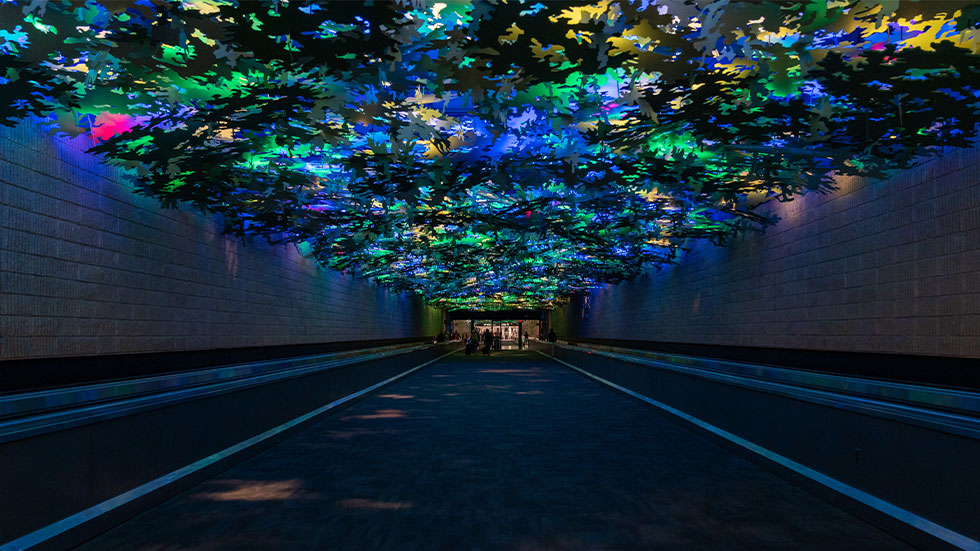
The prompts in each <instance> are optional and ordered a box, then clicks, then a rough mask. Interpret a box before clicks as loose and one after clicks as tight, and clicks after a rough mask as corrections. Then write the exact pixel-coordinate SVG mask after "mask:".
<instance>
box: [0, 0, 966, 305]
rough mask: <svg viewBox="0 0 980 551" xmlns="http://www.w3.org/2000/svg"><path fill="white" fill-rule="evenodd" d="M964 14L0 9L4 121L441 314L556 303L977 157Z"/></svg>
mask: <svg viewBox="0 0 980 551" xmlns="http://www.w3.org/2000/svg"><path fill="white" fill-rule="evenodd" d="M978 22H980V8H978V6H977V2H933V1H930V2H910V1H904V0H903V1H898V0H890V1H887V2H877V3H876V2H866V1H854V0H836V1H833V0H832V1H826V0H821V1H819V2H818V1H813V2H808V1H800V2H734V1H733V2H727V1H718V2H709V1H695V0H689V1H680V0H678V1H671V2H658V1H654V0H642V1H633V0H600V1H594V2H587V1H582V2H576V1H562V2H548V1H544V0H540V1H537V0H526V1H519V0H496V1H493V0H486V1H477V0H473V1H470V0H443V1H440V2H436V1H432V0H403V1H396V2H373V3H371V2H352V1H340V2H306V1H286V0H280V1H232V0H186V1H184V2H166V1H160V0H137V1H135V2H120V1H102V2H98V1H88V2H77V1H72V2H67V1H57V0H47V1H45V0H25V1H21V0H14V1H11V0H0V109H2V110H0V122H2V124H6V125H14V124H18V123H19V121H20V120H23V119H25V118H28V117H40V118H42V119H43V120H44V121H46V124H48V125H49V126H50V128H51V131H52V132H53V133H55V134H68V135H74V136H77V135H82V136H83V138H81V139H90V140H91V143H92V146H93V147H92V150H93V151H94V152H96V153H99V154H102V155H103V156H104V159H105V161H106V162H108V163H111V164H113V165H118V166H122V167H125V168H127V169H129V170H130V171H131V173H132V174H133V178H134V179H135V181H136V186H137V189H138V191H139V192H140V193H144V194H147V195H150V196H153V197H156V198H158V199H160V200H161V201H162V202H163V204H165V205H167V206H176V205H181V204H183V205H192V206H194V207H196V208H199V209H202V210H204V211H207V212H214V213H220V214H221V215H223V219H224V220H225V223H226V228H227V231H228V232H230V233H233V234H236V235H248V234H252V235H260V236H264V237H266V238H268V239H269V240H270V241H273V242H286V243H288V242H291V243H296V244H297V246H299V248H300V250H301V251H303V252H304V254H308V255H311V256H313V257H315V258H316V259H317V260H318V261H320V262H321V263H322V264H323V265H325V266H327V267H330V268H333V269H338V270H343V271H347V272H352V273H355V274H357V275H359V276H364V277H368V278H372V279H373V280H375V281H378V282H380V283H383V284H386V285H390V286H391V287H393V288H395V289H402V290H411V291H415V292H418V293H420V294H421V295H423V296H424V297H425V298H426V299H427V300H429V301H430V302H431V303H433V304H435V305H436V306H440V307H446V308H474V309H495V308H538V307H544V308H549V307H553V306H554V305H555V304H557V303H560V302H561V301H562V300H564V298H566V297H567V296H569V295H571V294H574V293H578V292H582V291H584V290H587V289H589V288H593V287H596V286H599V285H603V284H606V283H615V282H619V281H622V280H625V279H628V278H631V277H633V276H635V275H637V274H639V273H641V271H642V270H644V269H648V268H651V267H656V266H661V265H664V264H666V263H670V262H671V261H672V260H673V259H674V258H675V256H676V255H677V253H678V251H679V250H681V249H683V248H684V247H685V246H687V244H690V243H691V242H692V241H691V240H698V239H706V240H711V241H713V242H715V243H723V242H725V241H726V240H727V239H729V238H730V237H731V236H732V235H734V234H735V233H737V232H740V231H744V230H748V229H752V228H761V227H764V226H765V225H766V224H769V223H771V222H772V221H773V220H771V219H770V218H768V217H766V216H764V215H762V214H760V211H757V210H756V207H758V206H759V205H760V204H762V203H763V202H765V201H767V200H771V199H777V200H790V199H792V198H793V197H794V196H798V195H799V194H802V193H806V192H810V191H816V192H830V191H832V190H833V189H834V178H835V175H859V176H867V177H876V178H880V177H883V176H887V175H888V174H889V173H891V171H895V170H900V169H903V168H906V167H909V166H911V165H913V164H915V163H917V162H921V161H922V160H923V159H925V158H927V157H929V156H934V155H936V154H939V153H941V151H942V149H943V148H949V147H966V146H970V145H971V144H974V143H975V142H974V139H975V136H976V134H977V121H978V120H980V117H978V115H980V56H978V54H980V49H978V36H980V26H978Z"/></svg>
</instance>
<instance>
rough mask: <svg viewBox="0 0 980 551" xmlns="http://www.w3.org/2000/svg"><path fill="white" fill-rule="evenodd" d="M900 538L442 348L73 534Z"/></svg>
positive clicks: (546, 367)
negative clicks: (215, 470)
mask: <svg viewBox="0 0 980 551" xmlns="http://www.w3.org/2000/svg"><path fill="white" fill-rule="evenodd" d="M82 549H86V550H91V551H96V550H98V551H103V550H111V549H117V550H126V551H151V550H152V551H164V550H177V549H181V550H185V549H196V550H204V549H208V550H232V549H234V550H240V549H242V550H244V549H270V550H292V549H331V550H346V549H365V550H369V549H370V550H373V549H391V550H414V549H418V550H435V549H445V550H453V551H455V550H468V549H517V550H522V549H527V550H530V549H677V550H689V549H711V550H721V549H751V550H758V549H780V550H785V549H793V550H801V549H813V550H817V549H819V550H826V549H867V550H872V549H873V550H883V549H907V547H906V546H905V545H904V544H902V543H901V542H900V541H898V540H896V539H894V538H892V537H891V536H889V535H887V534H885V533H883V532H881V531H879V530H877V529H875V528H873V527H871V526H869V525H867V524H864V523H863V522H860V521H858V520H856V519H855V518H853V517H851V516H849V515H848V514H846V513H844V512H842V511H840V510H838V509H836V508H834V507H831V506H830V505H827V504H826V503H824V502H822V501H820V500H818V499H817V498H814V497H812V496H811V495H809V494H807V493H805V492H803V491H802V490H799V489H797V488H795V487H794V486H791V485H790V484H788V483H786V482H784V481H783V480H781V479H779V478H777V477H776V476H774V475H772V474H769V473H768V472H766V471H763V470H761V469H760V468H759V467H756V466H755V465H753V464H752V463H749V462H748V461H745V460H743V459H741V458H739V457H737V456H735V455H733V454H731V453H729V452H727V451H725V450H723V449H722V448H719V447H717V446H715V445H714V444H711V443H710V442H708V441H706V440H704V439H702V438H700V437H699V436H696V435H694V434H692V433H690V432H688V431H687V430H685V429H683V428H680V427H678V426H677V425H675V424H673V423H671V422H670V421H667V420H666V419H664V418H663V417H661V416H660V415H658V414H657V413H655V412H654V411H652V410H651V409H649V408H646V407H644V406H642V405H640V404H638V403H636V402H634V401H632V400H629V399H626V398H624V397H622V395H620V394H617V393H615V392H614V391H612V390H609V389H607V388H605V387H603V386H601V385H599V384H597V383H594V382H592V381H589V380H588V379H586V378H584V377H582V376H580V375H578V374H576V373H574V372H573V371H571V370H568V369H566V368H563V367H561V366H559V365H558V364H555V363H553V362H552V361H551V360H548V359H546V358H544V357H542V356H539V355H537V354H534V353H528V352H523V353H522V352H504V353H498V354H497V355H495V356H494V357H491V358H489V359H488V358H481V357H478V358H475V359H474V358H467V357H465V356H463V355H462V354H457V355H455V356H452V357H451V358H449V359H447V360H444V361H442V362H439V363H437V364H434V365H432V366H430V367H428V368H426V369H424V370H423V371H421V372H419V373H417V374H415V375H413V376H411V377H409V378H408V379H405V380H404V381H401V382H399V383H398V384H396V385H393V386H391V387H388V388H387V389H385V390H383V391H382V392H381V393H380V394H379V395H376V396H373V397H371V398H368V399H367V400H365V401H363V402H361V403H360V404H357V405H356V406H354V407H352V408H350V409H347V410H345V411H342V412H340V413H338V414H337V415H334V416H332V417H330V418H327V419H325V420H323V421H321V422H319V423H318V424H316V425H315V426H313V427H311V428H309V429H307V430H305V431H303V432H302V433H300V434H297V435H296V436H294V437H292V438H290V439H289V440H287V441H285V442H283V443H281V444H280V445H278V446H276V447H274V448H272V449H270V450H268V451H266V452H265V453H263V454H261V455H259V456H256V457H254V458H252V459H250V460H248V461H246V462H244V463H242V464H240V465H238V466H236V467H234V468H232V469H231V470H229V471H227V472H225V473H223V474H222V475H220V476H218V477H217V478H214V479H212V480H209V481H207V482H205V483H202V484H200V485H199V486H197V487H195V488H193V489H191V490H190V491H188V492H186V493H184V494H182V495H180V496H178V497H176V498H174V499H172V500H170V501H168V502H166V503H164V504H162V505H161V506H159V507H157V508H155V509H153V510H151V511H148V512H147V513H144V514H143V515H141V516H139V517H137V518H136V519H134V520H132V521H130V522H128V523H126V524H124V525H122V526H120V527H118V528H116V529H114V530H112V531H110V532H108V533H106V534H104V535H102V536H101V537H99V538H97V539H96V540H93V541H91V542H89V543H88V544H86V545H84V546H83V547H82Z"/></svg>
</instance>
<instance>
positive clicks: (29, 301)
mask: <svg viewBox="0 0 980 551" xmlns="http://www.w3.org/2000/svg"><path fill="white" fill-rule="evenodd" d="M86 145H90V144H86V143H85V142H84V141H83V140H72V141H68V140H61V139H54V138H51V137H49V136H47V135H46V134H44V133H41V132H39V131H38V130H37V129H36V128H35V127H33V126H30V125H23V126H21V127H18V128H16V129H4V128H0V359H2V360H7V359H21V358H36V357H54V356H74V355H90V354H119V353H131V352H161V351H176V350H194V349H209V348H228V347H243V346H264V345H283V344H300V343H319V342H329V341H350V340H367V339H384V338H397V337H409V336H416V335H435V334H436V333H437V332H438V331H439V326H440V320H441V313H440V312H439V311H437V310H435V309H432V308H429V307H427V306H424V305H423V304H422V303H421V302H420V301H419V300H418V299H417V298H415V297H412V296H409V295H407V294H405V295H401V294H392V293H389V292H387V291H386V290H385V289H383V288H380V287H378V286H376V285H374V284H371V283H367V282H364V281H361V280H356V279H353V278H352V277H350V276H344V275H341V274H339V273H335V272H330V271H327V270H324V269H322V268H320V267H319V266H318V265H317V264H316V263H314V262H313V261H311V260H309V259H306V258H304V257H302V256H301V255H300V254H299V253H298V252H297V250H296V248H295V247H294V246H292V245H288V246H271V245H268V244H266V243H265V242H264V240H262V239H250V240H248V241H247V242H246V243H242V242H240V241H238V240H236V239H234V238H230V237H225V236H222V235H221V224H220V221H219V220H217V219H216V217H214V216H208V215H202V214H200V213H198V212H196V211H193V210H190V209H187V210H163V209H161V208H160V206H159V203H158V202H157V201H156V200H154V199H150V198H147V197H143V196H137V195H135V194H134V193H133V192H132V185H131V184H130V183H128V181H127V178H126V176H125V175H122V174H121V173H120V172H119V171H118V170H116V169H114V168H111V167H107V166H104V165H102V164H100V163H99V162H98V160H97V159H96V158H94V157H92V156H90V155H88V154H86V153H84V149H85V146H86Z"/></svg>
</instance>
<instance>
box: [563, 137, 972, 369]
mask: <svg viewBox="0 0 980 551" xmlns="http://www.w3.org/2000/svg"><path fill="white" fill-rule="evenodd" d="M840 188H841V189H840V191H838V192H836V193H834V194H831V195H826V196H821V195H817V194H812V195H807V196H805V197H802V198H797V199H796V200H794V201H791V202H787V203H778V202H773V203H772V204H770V205H767V208H770V209H771V212H774V213H775V214H777V215H779V217H780V218H781V219H782V220H781V221H780V222H779V223H778V224H777V225H776V226H774V227H770V228H768V229H767V230H766V231H765V232H764V233H753V234H748V235H745V236H743V237H740V238H738V239H736V240H735V241H734V242H733V243H732V244H731V245H730V246H727V247H713V246H711V245H710V244H696V245H694V246H693V248H692V250H691V251H690V253H688V254H685V255H683V256H682V257H681V258H680V262H679V263H678V264H677V265H674V266H670V267H666V268H664V269H662V270H660V271H659V272H658V271H655V270H652V271H650V272H649V273H646V274H645V275H643V276H641V277H639V278H637V279H636V280H634V281H631V282H628V283H625V284H622V285H618V286H608V287H606V288H604V289H600V290H598V291H594V292H593V293H591V295H590V296H589V297H588V298H587V299H586V298H582V297H580V298H578V299H576V300H573V301H572V302H571V303H570V304H568V305H567V306H566V307H564V308H562V309H560V310H558V311H556V312H555V313H554V315H553V324H554V326H555V328H556V331H557V332H558V333H559V335H566V336H567V335H579V336H585V337H594V338H610V339H635V340H649V341H663V342H682V343H697V344H720V345H740V346H760V347H776V348H798V349H816V350H835V351H852V352H884V353H903V354H923V355H945V356H962V357H980V149H974V150H968V151H957V152H953V153H950V154H948V155H945V156H943V157H941V158H939V159H936V160H933V161H930V162H928V163H926V164H924V165H921V166H919V167H916V168H913V169H911V170H908V171H906V172H904V173H901V174H899V175H897V176H895V177H893V178H890V179H888V180H885V181H867V180H861V179H842V180H841V181H840Z"/></svg>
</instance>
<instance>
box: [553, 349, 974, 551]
mask: <svg viewBox="0 0 980 551" xmlns="http://www.w3.org/2000/svg"><path fill="white" fill-rule="evenodd" d="M535 352H537V353H538V354H541V355H542V356H544V357H546V358H551V359H552V360H554V361H556V362H558V363H560V364H562V365H564V366H566V367H569V368H571V369H574V370H575V371H578V372H579V373H581V374H583V375H585V376H586V377H589V378H592V379H595V380H596V381H598V382H600V383H602V384H604V385H607V386H610V387H612V388H614V389H616V390H618V391H620V392H623V393H624V394H628V395H630V396H632V397H633V398H636V399H637V400H640V401H642V402H645V403H647V404H650V405H652V406H654V407H656V408H659V409H662V410H664V411H666V412H668V413H670V414H671V415H674V416H677V417H680V418H681V419H683V420H685V421H687V422H688V423H691V424H693V425H696V426H697V427H699V428H701V429H704V430H706V431H708V432H710V433H712V434H714V435H716V436H718V437H720V438H723V439H725V440H728V441H729V442H731V443H733V444H735V445H737V446H740V447H742V448H745V449H747V450H749V451H751V452H753V453H756V454H758V455H761V456H763V457H765V458H766V459H768V460H770V461H772V462H774V463H777V464H779V465H781V466H782V467H784V468H787V469H789V470H791V471H793V472H795V473H797V474H799V475H801V476H804V477H806V478H808V479H810V480H812V481H814V482H816V483H817V484H820V485H822V486H826V487H828V488H830V489H831V490H834V491H835V492H837V493H840V494H843V495H845V496H847V497H849V498H851V499H853V500H854V501H857V502H859V503H862V504H864V505H866V506H868V507H870V508H872V509H875V510H876V511H878V512H880V513H882V514H885V515H887V516H889V517H892V518H894V519H896V520H898V521H900V522H902V523H904V524H907V525H909V526H911V527H913V528H915V529H917V530H919V531H922V532H925V533H927V534H929V535H930V536H932V537H934V538H936V539H938V540H942V541H944V542H946V543H948V544H950V545H952V546H954V547H956V548H959V549H963V550H964V551H980V541H977V540H974V539H972V538H970V537H968V536H964V535H963V534H960V533H959V532H955V531H953V530H950V529H949V528H946V527H945V526H942V525H940V524H936V523H935V522H933V521H931V520H929V519H926V518H924V517H921V516H919V515H917V514H915V513H913V512H911V511H908V510H906V509H903V508H901V507H899V506H897V505H894V504H892V503H889V502H887V501H885V500H883V499H880V498H877V497H875V496H873V495H871V494H869V493H867V492H864V491H862V490H859V489H857V488H855V487H854V486H851V485H849V484H846V483H844V482H841V481H840V480H837V479H836V478H832V477H830V476H827V475H825V474H823V473H820V472H818V471H815V470H813V469H811V468H809V467H807V466H805V465H803V464H801V463H797V462H796V461H793V460H792V459H789V458H787V457H784V456H782V455H779V454H778V453H776V452H774V451H772V450H770V449H768V448H764V447H762V446H760V445H758V444H755V443H753V442H750V441H748V440H746V439H744V438H741V437H739V436H736V435H735V434H732V433H730V432H728V431H726V430H724V429H721V428H718V427H716V426H714V425H712V424H710V423H708V422H706V421H702V420H701V419H698V418H697V417H694V416H693V415H690V414H687V413H684V412H683V411H681V410H679V409H676V408H673V407H671V406H669V405H667V404H665V403H663V402H659V401H657V400H654V399H653V398H650V397H649V396H645V395H643V394H640V393H638V392H635V391H632V390H630V389H628V388H626V387H623V386H620V385H618V384H616V383H614V382H612V381H609V380H606V379H603V378H602V377H599V376H598V375H593V374H592V373H589V372H588V371H586V370H584V369H581V368H579V367H576V366H574V365H572V364H570V363H568V362H566V361H564V360H560V359H558V358H556V357H554V356H548V355H547V354H545V353H544V352H541V351H540V350H535Z"/></svg>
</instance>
